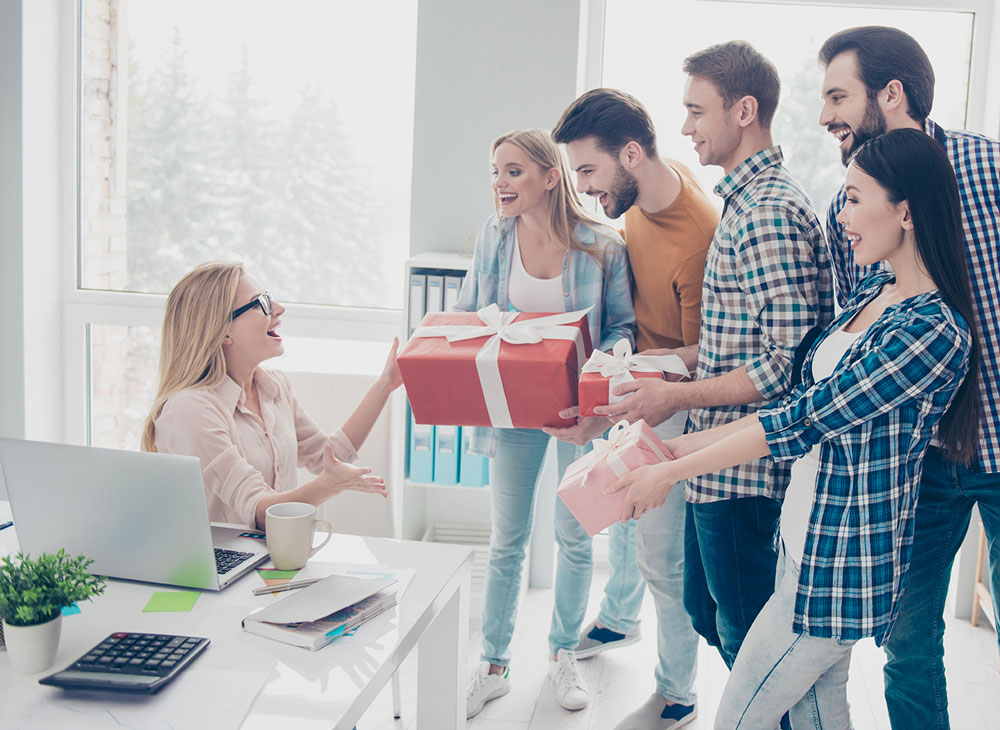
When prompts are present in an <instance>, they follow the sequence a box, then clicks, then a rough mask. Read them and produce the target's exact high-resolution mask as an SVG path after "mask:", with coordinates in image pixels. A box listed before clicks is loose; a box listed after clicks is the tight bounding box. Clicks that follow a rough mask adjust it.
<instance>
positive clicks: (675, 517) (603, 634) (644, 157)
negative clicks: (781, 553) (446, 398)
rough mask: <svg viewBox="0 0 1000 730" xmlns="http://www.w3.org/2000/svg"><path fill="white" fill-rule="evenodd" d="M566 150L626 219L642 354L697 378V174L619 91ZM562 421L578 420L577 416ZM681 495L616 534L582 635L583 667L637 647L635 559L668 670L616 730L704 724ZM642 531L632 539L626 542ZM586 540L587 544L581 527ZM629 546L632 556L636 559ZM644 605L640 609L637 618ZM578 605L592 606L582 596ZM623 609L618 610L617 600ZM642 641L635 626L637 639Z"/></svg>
mask: <svg viewBox="0 0 1000 730" xmlns="http://www.w3.org/2000/svg"><path fill="white" fill-rule="evenodd" d="M552 136H553V138H555V140H556V141H557V142H559V143H562V144H565V145H566V151H567V154H568V156H569V161H570V166H571V167H572V168H573V169H574V170H575V171H576V175H577V189H578V190H579V191H580V192H581V193H586V194H587V195H590V196H592V197H595V198H596V199H597V200H598V202H599V203H600V204H601V205H602V206H603V208H604V212H605V213H606V214H607V216H608V217H609V218H619V217H621V216H623V215H624V230H623V231H622V236H623V238H624V239H625V244H626V246H627V248H628V254H629V259H630V261H631V265H632V274H633V287H632V294H633V301H634V305H635V316H636V321H637V324H638V330H639V331H638V337H637V338H636V345H637V349H638V350H640V351H643V350H646V351H655V352H656V354H666V353H667V352H671V353H676V354H678V355H681V356H682V357H683V358H684V360H685V364H686V365H687V367H688V369H689V370H694V367H695V362H696V360H697V344H698V332H699V328H700V326H701V291H702V282H703V279H704V273H705V256H706V254H707V252H708V247H709V244H710V243H711V241H712V235H713V233H714V231H715V228H716V226H717V225H718V222H719V213H718V211H717V210H716V208H715V207H714V206H713V205H712V203H711V202H710V201H709V199H708V197H707V196H706V195H705V193H704V192H703V191H702V189H701V188H700V187H699V185H698V183H697V181H696V180H695V177H694V175H693V174H692V172H691V171H690V170H689V169H688V168H687V167H685V166H684V165H682V164H680V163H679V162H676V161H674V160H669V159H664V158H661V157H660V156H659V155H658V153H657V150H656V133H655V131H654V129H653V123H652V120H651V119H650V117H649V114H648V113H647V112H646V110H645V108H643V106H642V104H640V103H639V101H638V100H637V99H635V98H634V97H632V96H630V95H629V94H626V93H624V92H621V91H617V90H614V89H594V90H592V91H589V92H587V93H586V94H584V95H583V96H581V97H580V98H579V99H577V100H576V101H574V102H573V103H572V104H571V105H570V106H569V108H567V109H566V111H565V112H563V115H562V118H561V119H560V120H559V123H558V124H556V126H555V129H553V131H552ZM561 415H563V417H572V416H576V415H577V413H576V410H575V409H571V410H570V411H567V412H564V413H563V414H561ZM686 418H687V414H686V413H685V412H681V413H677V414H675V415H674V416H673V417H671V418H669V419H667V420H666V421H664V422H663V423H661V424H659V425H658V426H657V427H656V432H657V434H658V435H659V436H660V437H661V438H663V439H667V438H673V437H675V436H679V435H680V434H682V433H683V431H684V423H685V420H686ZM607 425H608V421H607V418H604V417H601V418H580V419H579V420H578V423H577V425H576V426H574V427H571V428H566V429H547V430H548V432H549V433H551V434H552V435H554V436H556V437H557V438H561V439H563V440H568V441H573V442H574V443H578V444H583V443H586V442H587V441H588V440H590V439H591V438H595V437H596V436H598V435H599V434H600V433H602V432H603V431H604V430H605V429H606V428H607ZM683 491H684V490H683V489H675V490H673V491H672V492H671V496H670V497H669V498H668V499H667V501H666V502H665V503H664V505H663V506H662V507H660V508H659V509H657V510H654V511H651V512H649V513H647V514H646V515H644V516H643V517H642V518H641V519H640V520H638V521H630V522H629V523H628V525H626V526H623V525H621V524H618V523H616V524H615V525H613V526H612V527H611V528H610V535H611V547H610V553H611V556H610V557H611V579H610V580H609V583H608V586H607V587H606V588H605V599H604V601H603V602H602V605H601V610H600V612H599V613H598V616H597V619H596V620H595V621H594V622H593V623H592V624H591V625H589V626H587V627H586V628H585V629H584V630H583V633H582V634H581V636H580V644H579V646H578V647H577V650H576V655H577V657H578V658H585V657H587V656H592V655H593V654H596V653H597V652H599V651H602V650H604V649H606V648H610V647H612V646H618V645H623V644H624V643H630V642H629V641H628V640H629V638H630V633H629V631H628V628H629V627H630V625H634V624H635V623H636V616H635V614H633V615H630V616H622V615H615V613H614V607H615V605H616V601H615V598H616V593H618V592H620V590H621V586H620V584H621V583H622V580H621V579H620V577H619V576H622V575H627V574H628V571H629V569H630V568H632V566H629V565H627V564H624V563H626V562H627V561H628V560H631V559H632V555H633V554H634V555H635V560H636V562H637V563H638V567H639V572H640V573H641V575H642V577H643V578H645V580H646V583H647V584H648V585H649V589H650V592H651V593H652V595H653V601H654V604H655V606H656V615H657V641H658V648H659V664H658V666H657V668H656V673H655V675H656V692H655V694H653V695H652V696H651V697H650V699H649V700H648V701H647V702H646V703H644V704H643V705H642V706H641V707H639V708H638V709H637V710H636V711H635V712H633V713H632V714H630V715H629V716H628V717H626V718H625V719H624V720H623V721H622V722H621V723H620V724H619V725H618V726H617V730H666V729H667V728H678V727H681V726H683V725H686V724H688V723H689V722H690V721H692V720H693V719H694V718H695V717H696V716H697V706H696V697H695V693H694V679H695V670H696V666H697V665H696V658H697V650H698V635H697V634H696V633H695V631H694V629H693V627H692V625H691V619H690V617H689V616H688V613H687V611H686V610H685V609H684V597H683V588H684V497H683ZM633 529H634V530H635V533H634V537H633V536H632V535H630V534H629V531H630V530H633ZM581 533H582V538H581V540H582V539H587V540H589V538H588V537H587V535H586V533H585V532H583V530H582V528H581ZM629 540H634V545H635V546H636V547H635V552H634V553H629V551H628V549H627V546H628V545H629ZM638 596H639V598H640V601H639V602H635V601H633V602H631V603H629V604H628V605H629V606H634V609H635V612H636V613H637V612H638V609H639V605H640V604H641V596H642V586H641V583H640V584H639V586H638ZM580 601H581V605H582V604H585V603H586V596H581V598H580ZM618 605H621V602H620V601H619V602H618ZM635 635H637V627H636V629H635Z"/></svg>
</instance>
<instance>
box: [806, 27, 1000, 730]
mask: <svg viewBox="0 0 1000 730" xmlns="http://www.w3.org/2000/svg"><path fill="white" fill-rule="evenodd" d="M819 59H820V62H821V63H822V64H823V66H824V67H825V68H826V73H825V76H824V78H823V110H822V112H821V113H820V118H819V123H820V124H821V125H823V126H825V127H826V128H827V129H828V130H830V133H831V134H833V135H834V136H835V137H836V138H837V140H838V141H839V143H840V154H841V159H842V160H843V162H844V163H845V164H847V163H848V161H849V159H850V155H851V153H852V152H853V151H854V150H855V149H857V148H858V146H860V145H861V144H862V143H864V142H865V141H867V140H868V139H871V138H872V137H874V136H877V135H878V134H881V133H882V132H885V131H888V130H893V129H901V128H906V127H912V128H914V129H921V130H924V131H925V132H926V133H927V134H928V135H930V136H932V137H934V138H935V139H937V140H938V141H939V142H940V143H941V144H942V145H943V146H944V149H945V151H946V152H947V154H948V157H949V158H950V159H951V162H952V165H953V166H954V168H955V176H956V178H957V179H958V189H959V193H960V194H961V197H962V211H963V215H962V218H963V224H964V227H965V236H966V243H967V249H966V253H967V258H968V263H969V275H970V278H971V283H972V297H973V300H974V301H975V304H976V314H977V319H978V321H977V323H976V325H977V327H978V330H979V338H980V339H979V343H980V348H981V352H980V358H981V363H982V364H981V367H980V381H979V382H980V395H981V404H982V409H981V413H980V436H979V453H978V458H977V460H976V463H975V464H973V465H971V466H968V467H966V466H963V465H960V464H957V463H955V462H954V461H952V460H950V459H949V458H948V454H947V453H946V452H944V451H943V450H942V449H941V448H939V447H938V446H933V445H932V446H931V448H930V449H929V450H928V452H927V456H926V458H925V459H924V467H923V477H922V479H921V483H920V497H919V499H918V500H917V511H916V520H915V527H914V534H913V553H912V556H911V560H910V571H909V573H908V574H907V578H906V583H907V585H906V591H905V592H904V594H903V598H902V600H901V602H900V608H899V618H898V619H897V620H896V624H895V626H894V627H893V630H892V633H891V634H890V635H889V640H888V642H887V643H886V654H887V655H888V661H887V663H886V665H885V699H886V704H887V705H888V708H889V718H890V720H891V722H892V726H893V728H896V730H903V728H907V729H908V728H948V727H949V723H948V697H947V691H946V687H945V675H944V619H943V616H942V614H943V612H944V602H945V596H946V594H947V590H948V582H949V579H950V576H951V567H952V563H953V562H954V559H955V555H956V553H957V552H958V549H959V547H961V545H962V540H963V538H964V537H965V533H966V532H967V530H968V527H969V518H970V514H971V511H972V506H973V505H974V504H976V503H978V504H979V513H980V515H981V517H982V520H983V526H984V528H985V529H986V536H987V541H988V543H989V545H990V564H991V566H992V569H991V575H992V587H993V605H994V609H995V610H996V611H1000V407H998V406H1000V318H998V310H997V306H998V303H1000V283H998V282H1000V259H998V258H997V251H998V246H1000V203H998V201H1000V143H998V142H997V140H995V139H990V138H989V137H985V136H983V135H980V134H972V133H969V132H950V131H945V130H943V129H941V128H940V127H939V126H937V125H936V124H935V123H934V122H932V121H931V120H930V119H928V114H929V113H930V110H931V105H932V103H933V101H934V70H933V68H932V67H931V63H930V60H929V59H928V58H927V54H926V53H924V51H923V49H922V48H921V47H920V45H919V44H918V43H917V42H916V41H915V40H914V39H913V38H912V37H910V36H909V35H907V34H906V33H904V32H903V31H901V30H898V29H897V28H886V27H881V26H867V27H861V28H850V29H848V30H844V31H841V32H840V33H836V34H834V35H833V36H831V37H830V38H829V39H828V40H827V41H826V42H825V43H824V44H823V47H822V48H821V49H820V52H819ZM845 200H846V195H845V193H844V191H843V190H841V191H840V193H839V194H838V195H837V196H836V197H835V198H834V200H833V202H832V203H831V204H830V211H829V215H828V219H827V236H828V240H829V244H830V253H831V255H832V258H833V262H834V268H835V271H836V276H837V296H838V299H839V301H840V302H841V303H843V302H844V301H846V299H847V297H848V296H849V295H850V293H851V291H852V290H853V289H854V287H855V286H856V285H857V283H858V282H859V281H860V280H861V279H862V278H863V277H864V276H865V275H866V274H867V273H869V269H868V268H862V267H859V266H857V265H856V264H855V263H854V254H853V252H852V250H851V247H850V245H849V242H848V241H847V239H846V236H845V235H844V229H843V226H841V225H840V224H838V223H837V221H836V215H837V213H838V212H839V211H840V209H841V208H842V207H843V205H844V201H845ZM995 619H996V617H995Z"/></svg>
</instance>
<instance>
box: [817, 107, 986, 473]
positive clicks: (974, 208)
mask: <svg viewBox="0 0 1000 730" xmlns="http://www.w3.org/2000/svg"><path fill="white" fill-rule="evenodd" d="M924 131H926V132H927V134H929V135H930V136H932V137H934V138H935V139H936V140H937V141H938V142H940V143H941V144H942V145H943V146H944V149H945V152H947V153H948V158H949V159H950V160H951V164H952V165H953V166H954V168H955V176H956V178H958V192H959V194H960V195H961V197H962V222H963V224H964V226H965V238H966V249H965V251H966V258H967V259H968V262H969V276H970V277H971V279H972V300H973V302H975V305H976V320H977V321H976V326H977V328H978V331H979V344H980V357H981V358H982V365H981V367H980V369H979V396H980V402H981V403H982V421H981V423H980V426H979V455H978V457H979V466H980V468H981V469H982V470H983V471H985V472H989V473H991V474H995V473H997V472H1000V142H998V141H997V140H995V139H991V138H990V137H985V136H983V135H981V134H974V133H972V132H949V131H946V130H944V129H942V128H941V127H939V126H937V125H936V124H935V123H934V122H932V121H931V120H930V119H928V120H927V123H926V126H925V130H924ZM846 199H847V195H846V194H845V193H844V191H843V189H841V191H840V192H839V193H838V194H837V195H836V197H834V199H833V202H832V203H830V210H829V211H828V213H827V223H826V232H827V239H828V241H829V243H830V254H831V257H832V259H833V266H834V271H835V273H836V277H837V299H838V301H840V303H841V304H843V303H844V302H845V301H847V298H848V296H849V295H850V294H851V291H852V290H853V289H854V287H855V286H856V285H857V283H858V282H859V281H861V280H862V279H863V278H864V276H865V275H866V274H869V273H871V272H872V271H875V270H876V268H877V267H880V265H876V266H865V267H861V266H858V265H857V264H855V263H854V252H853V251H852V250H851V248H850V246H849V245H848V243H847V241H846V240H845V238H844V227H843V226H841V225H840V224H839V223H837V220H836V218H837V213H839V212H840V209H841V208H843V207H844V202H845V200H846Z"/></svg>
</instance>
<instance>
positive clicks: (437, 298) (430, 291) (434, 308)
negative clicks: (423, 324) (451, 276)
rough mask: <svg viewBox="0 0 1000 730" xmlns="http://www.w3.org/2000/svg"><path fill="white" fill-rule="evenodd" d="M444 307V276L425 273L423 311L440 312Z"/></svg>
mask: <svg viewBox="0 0 1000 730" xmlns="http://www.w3.org/2000/svg"><path fill="white" fill-rule="evenodd" d="M443 309H444V277H443V276H434V275H431V274H428V275H427V306H426V308H425V310H424V313H425V314H427V313H429V312H440V311H442V310H443Z"/></svg>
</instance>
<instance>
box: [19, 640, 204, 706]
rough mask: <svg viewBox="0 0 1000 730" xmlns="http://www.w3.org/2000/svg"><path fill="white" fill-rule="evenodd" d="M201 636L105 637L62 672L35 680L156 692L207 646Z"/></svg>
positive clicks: (69, 685)
mask: <svg viewBox="0 0 1000 730" xmlns="http://www.w3.org/2000/svg"><path fill="white" fill-rule="evenodd" d="M208 644H209V640H208V639H205V638H202V637H200V636H174V635H172V634H131V633H126V632H123V631H120V632H117V633H114V634H111V635H110V636H109V637H108V638H106V639H105V640H104V641H102V642H101V643H100V644H98V645H97V646H95V647H94V648H93V649H91V650H90V651H88V652H87V653H86V654H84V655H83V656H82V657H80V658H79V659H77V660H76V661H75V662H73V663H72V664H70V665H69V666H68V667H66V668H65V669H63V670H62V671H61V672H56V673H55V674H50V675H49V676H47V677H42V678H41V679H39V680H38V682H39V683H40V684H49V685H53V686H55V687H65V688H67V689H99V690H112V691H121V692H144V693H147V694H152V693H154V692H158V691H159V690H160V689H161V688H162V687H163V686H164V685H165V684H167V683H168V682H170V681H171V680H172V679H173V678H174V677H176V676H177V675H178V674H180V672H181V671H182V670H184V669H186V668H187V667H188V665H190V664H191V662H192V661H194V659H195V658H196V657H197V656H198V655H199V654H201V653H202V652H203V651H204V650H205V647H206V646H208Z"/></svg>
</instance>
